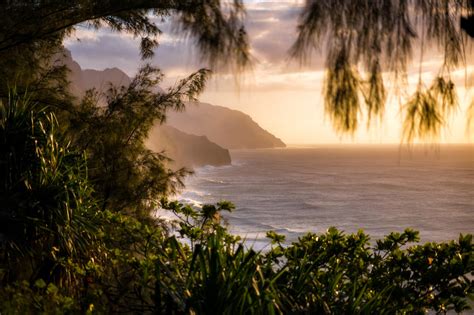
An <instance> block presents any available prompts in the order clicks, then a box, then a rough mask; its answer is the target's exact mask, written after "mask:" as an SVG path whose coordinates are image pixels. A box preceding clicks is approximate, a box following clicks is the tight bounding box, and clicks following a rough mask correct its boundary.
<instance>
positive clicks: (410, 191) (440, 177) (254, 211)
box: [180, 145, 474, 246]
mask: <svg viewBox="0 0 474 315" xmlns="http://www.w3.org/2000/svg"><path fill="white" fill-rule="evenodd" d="M231 155H232V160H233V165H232V166H224V167H204V168H200V169H198V170H196V173H195V175H194V176H192V177H190V178H188V180H187V187H186V190H185V191H184V192H183V193H182V194H181V196H180V199H181V200H182V201H184V202H190V203H194V204H202V203H215V202H218V201H219V200H229V201H232V202H233V203H234V204H235V205H236V207H237V209H236V210H235V211H234V212H232V213H229V214H227V213H226V214H225V215H224V217H225V219H226V220H227V221H228V224H229V227H230V230H231V231H232V232H233V233H236V234H239V235H241V236H243V237H246V239H247V241H249V242H253V241H254V240H255V245H256V246H261V245H262V244H264V243H265V242H266V241H265V240H264V237H265V232H266V231H268V230H275V231H277V232H279V233H283V234H285V235H286V236H287V240H288V241H292V240H295V239H296V238H297V237H298V236H300V235H302V234H303V233H304V232H317V233H319V232H325V231H326V229H327V228H328V227H330V226H335V227H337V228H339V229H342V230H344V231H346V232H356V231H357V230H358V229H364V230H365V232H367V233H369V234H370V235H371V237H372V239H377V238H381V237H383V236H384V235H386V234H388V233H389V232H392V231H403V230H404V229H405V228H413V229H416V230H419V231H420V234H421V240H422V241H444V240H450V239H455V238H457V237H458V236H459V233H473V232H474V215H473V212H474V189H473V188H474V146H473V145H441V146H440V147H438V148H437V149H436V148H435V149H433V148H432V147H430V148H428V147H415V148H414V149H412V151H410V152H409V151H407V150H406V148H405V149H401V148H400V147H399V146H397V145H391V146H389V145H385V146H361V145H357V146H356V145H353V146H315V147H306V148H302V147H300V148H287V149H268V150H266V149H265V150H237V151H231Z"/></svg>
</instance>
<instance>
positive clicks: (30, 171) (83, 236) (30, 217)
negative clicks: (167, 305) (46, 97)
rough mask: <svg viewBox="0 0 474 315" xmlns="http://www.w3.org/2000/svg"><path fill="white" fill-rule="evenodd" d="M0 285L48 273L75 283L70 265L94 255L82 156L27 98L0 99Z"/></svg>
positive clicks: (92, 223) (50, 116)
mask: <svg viewBox="0 0 474 315" xmlns="http://www.w3.org/2000/svg"><path fill="white" fill-rule="evenodd" d="M0 179H1V185H0V216H1V220H0V226H1V227H0V233H1V234H0V235H1V246H0V249H1V251H0V264H1V267H0V268H1V275H0V283H3V282H4V281H7V282H8V281H12V280H23V279H33V280H34V279H38V278H48V279H52V280H53V281H54V282H56V283H60V284H63V285H66V284H68V285H71V288H73V287H74V285H73V284H74V283H75V279H74V276H73V274H72V273H71V272H70V269H69V268H68V267H67V265H68V264H70V263H79V262H83V261H87V260H88V259H89V258H88V257H89V256H90V257H93V255H94V253H91V252H90V251H89V250H90V245H91V244H92V243H93V242H94V239H95V233H96V226H95V216H96V213H97V208H96V205H95V202H94V199H92V198H91V194H92V190H91V186H90V185H89V184H88V182H87V166H86V160H85V156H84V155H83V154H82V153H78V152H77V151H74V150H72V149H71V148H70V147H69V145H68V143H67V142H66V141H65V140H64V139H63V138H62V136H61V135H60V134H59V133H58V122H57V120H56V118H55V116H54V114H52V113H47V112H46V111H45V109H44V107H41V104H36V103H33V102H31V101H30V100H29V98H28V96H27V95H18V94H15V93H14V91H13V92H12V93H11V95H10V97H9V99H8V102H6V103H4V102H0Z"/></svg>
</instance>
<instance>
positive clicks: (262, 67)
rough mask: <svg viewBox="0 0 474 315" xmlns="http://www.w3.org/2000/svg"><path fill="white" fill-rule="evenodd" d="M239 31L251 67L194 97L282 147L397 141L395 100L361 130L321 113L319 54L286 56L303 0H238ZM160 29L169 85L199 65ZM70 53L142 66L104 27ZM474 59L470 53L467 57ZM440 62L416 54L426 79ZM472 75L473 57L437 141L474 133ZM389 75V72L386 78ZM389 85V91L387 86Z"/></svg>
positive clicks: (184, 44)
mask: <svg viewBox="0 0 474 315" xmlns="http://www.w3.org/2000/svg"><path fill="white" fill-rule="evenodd" d="M245 2H246V7H247V18H246V29H247V32H248V34H249V38H250V44H251V53H252V56H253V57H254V60H255V61H254V64H253V67H252V69H251V70H249V71H246V72H245V73H243V74H242V75H241V76H239V79H238V84H236V77H235V76H234V75H232V74H228V73H219V72H216V73H215V74H214V75H213V77H212V79H211V80H210V81H209V83H208V86H207V88H206V90H205V92H204V93H203V94H202V95H201V96H200V101H202V102H206V103H210V104H214V105H220V106H226V107H229V108H232V109H237V110H240V111H243V112H245V113H247V114H249V115H250V116H251V117H252V118H253V119H254V120H255V121H256V122H257V123H258V124H259V125H260V126H262V127H263V128H264V129H266V130H268V131H270V132H271V133H273V134H274V135H276V136H277V137H279V138H281V139H282V140H283V141H284V142H286V143H287V144H320V143H374V144H377V143H400V136H401V126H402V120H403V117H402V115H401V112H400V102H399V100H398V99H397V98H396V97H394V96H389V98H388V102H387V104H386V110H385V115H384V117H383V120H382V121H379V122H375V123H374V124H372V125H371V126H370V128H366V125H367V124H366V122H364V121H362V123H360V127H359V128H358V130H357V132H356V133H355V134H354V135H345V136H341V135H339V134H337V133H336V132H335V131H334V129H333V128H332V125H331V122H330V121H329V119H328V118H327V117H326V116H325V113H324V104H323V99H322V86H323V78H324V73H325V71H324V56H323V55H322V54H313V56H312V58H311V60H310V62H309V63H308V64H304V65H300V64H299V63H298V62H295V61H292V60H289V58H288V49H289V48H290V46H291V44H292V43H293V42H294V40H295V38H296V26H297V20H298V14H299V12H300V10H301V5H302V1H301V0H300V1H298V0H282V1H258V0H253V1H249V0H247V1H245ZM159 25H160V28H161V30H162V31H163V34H162V35H160V37H159V39H158V41H159V47H158V48H157V49H156V50H155V56H154V57H153V59H152V60H151V63H152V64H154V65H156V66H159V67H160V68H161V69H163V71H164V73H165V74H166V80H165V81H164V82H163V85H164V86H165V87H166V86H170V85H173V84H174V83H175V82H177V80H179V79H180V78H183V77H185V76H187V75H189V74H190V73H192V72H194V71H196V70H198V69H199V68H202V67H206V64H203V63H201V62H200V61H199V58H198V57H197V54H196V50H195V49H194V47H195V46H194V45H193V42H192V39H191V40H189V39H188V40H186V39H183V38H182V37H181V36H179V35H177V34H175V33H173V32H172V31H171V30H170V26H169V23H166V22H164V23H163V22H160V23H159ZM65 46H66V47H67V48H68V49H69V50H71V52H72V56H73V58H74V59H75V60H76V61H77V62H78V63H79V64H80V65H81V67H82V68H83V69H86V68H87V69H97V70H101V69H105V68H113V67H117V68H120V69H122V70H123V71H125V72H126V73H127V74H128V75H129V76H133V75H134V74H135V73H136V71H137V69H138V67H139V66H140V65H141V64H142V61H141V60H140V56H139V39H137V38H133V36H131V35H127V34H121V33H113V32H111V31H109V30H107V29H100V30H98V31H97V30H93V29H88V28H85V27H82V26H79V27H77V29H76V32H75V33H74V34H73V35H72V36H71V37H69V38H68V39H67V40H66V41H65ZM473 59H474V58H473ZM441 63H442V56H441V54H439V53H437V52H436V51H435V50H434V51H431V52H429V53H427V54H426V55H425V57H424V59H423V63H422V69H423V79H424V80H426V82H429V81H430V80H431V78H433V77H434V75H435V74H436V73H437V72H438V69H439V67H440V65H441ZM418 74H419V64H418V63H416V64H413V66H411V67H409V71H408V82H409V84H408V86H407V92H408V93H410V92H411V91H412V90H414V87H415V86H416V82H418ZM466 74H467V77H471V76H472V74H474V60H469V61H468V65H467V67H466V68H464V67H463V68H462V69H459V70H458V71H455V72H454V73H453V77H454V79H455V81H456V83H457V85H458V86H460V88H459V91H458V93H459V98H460V108H459V110H458V111H457V113H456V114H455V115H454V116H453V117H452V118H451V119H450V124H449V128H447V129H446V130H445V131H443V133H442V135H441V138H440V142H447V143H464V142H472V141H473V140H474V135H472V134H471V135H469V134H468V132H467V129H466V122H467V118H466V109H467V107H468V103H467V101H466V99H467V93H466V92H465V88H464V82H465V78H466ZM387 79H388V77H387ZM389 89H390V88H389Z"/></svg>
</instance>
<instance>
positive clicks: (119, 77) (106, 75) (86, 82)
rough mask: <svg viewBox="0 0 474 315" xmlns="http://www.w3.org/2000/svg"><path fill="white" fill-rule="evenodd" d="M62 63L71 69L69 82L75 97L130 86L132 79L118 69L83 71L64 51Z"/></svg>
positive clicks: (69, 53) (66, 51)
mask: <svg viewBox="0 0 474 315" xmlns="http://www.w3.org/2000/svg"><path fill="white" fill-rule="evenodd" d="M59 58H60V59H61V61H62V62H63V63H64V64H65V65H66V66H67V67H68V68H69V70H71V71H70V73H69V77H68V79H69V81H70V82H71V90H72V92H73V94H74V95H76V96H78V97H81V96H83V95H84V92H85V91H87V90H89V89H92V88H95V89H97V90H98V91H102V92H105V91H106V90H107V89H109V88H110V86H111V85H114V86H128V85H129V84H130V82H131V79H130V78H129V77H128V76H127V74H126V73H125V72H123V71H122V70H120V69H118V68H112V69H110V68H107V69H104V70H92V69H85V70H83V69H82V68H81V66H80V65H79V64H78V63H77V62H76V61H74V59H72V56H71V52H70V51H69V50H64V56H60V57H59Z"/></svg>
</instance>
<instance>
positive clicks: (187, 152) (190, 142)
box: [146, 125, 231, 168]
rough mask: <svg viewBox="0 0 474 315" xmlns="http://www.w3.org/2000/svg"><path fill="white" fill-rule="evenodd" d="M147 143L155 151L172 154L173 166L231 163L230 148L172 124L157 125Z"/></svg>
mask: <svg viewBox="0 0 474 315" xmlns="http://www.w3.org/2000/svg"><path fill="white" fill-rule="evenodd" d="M146 145H147V146H148V147H149V148H150V149H151V150H153V151H155V152H161V151H164V152H165V155H167V156H170V157H171V158H172V159H173V160H174V163H172V165H171V167H172V168H180V167H183V166H186V167H199V166H204V165H213V166H221V165H228V164H230V163H231V159H230V154H229V150H227V149H224V148H222V147H220V146H218V145H217V144H215V143H213V142H211V141H209V139H207V137H206V136H195V135H190V134H187V133H184V132H182V131H180V130H178V129H176V128H173V127H171V126H166V125H165V126H155V127H154V128H153V129H152V130H151V132H150V135H149V138H148V140H147V144H146Z"/></svg>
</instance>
